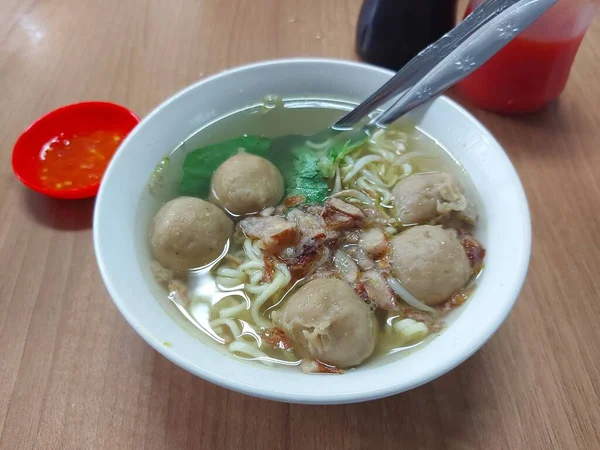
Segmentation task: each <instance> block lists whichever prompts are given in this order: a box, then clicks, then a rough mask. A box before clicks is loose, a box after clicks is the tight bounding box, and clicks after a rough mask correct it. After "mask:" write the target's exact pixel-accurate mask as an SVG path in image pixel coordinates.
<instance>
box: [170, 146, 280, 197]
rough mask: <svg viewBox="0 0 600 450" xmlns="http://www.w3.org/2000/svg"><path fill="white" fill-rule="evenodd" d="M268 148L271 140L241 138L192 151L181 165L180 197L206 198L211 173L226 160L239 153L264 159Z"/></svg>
mask: <svg viewBox="0 0 600 450" xmlns="http://www.w3.org/2000/svg"><path fill="white" fill-rule="evenodd" d="M270 147H271V140H270V139H268V138H265V137H261V136H242V137H238V138H235V139H230V140H228V141H224V142H219V143H218V144H213V145H208V146H206V147H202V148H199V149H196V150H193V151H192V152H190V153H189V154H188V155H187V156H186V158H185V161H184V163H183V178H182V180H181V183H180V184H179V192H180V193H181V194H182V195H191V196H194V197H201V198H206V197H208V193H209V190H210V180H211V178H212V175H213V173H214V172H215V170H217V168H218V167H219V166H220V165H221V164H223V163H224V162H225V160H226V159H228V158H230V157H231V156H233V155H235V154H237V153H239V152H240V151H245V152H247V153H252V154H253V155H258V156H263V157H266V156H267V154H268V153H269V149H270Z"/></svg>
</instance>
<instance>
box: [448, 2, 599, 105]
mask: <svg viewBox="0 0 600 450" xmlns="http://www.w3.org/2000/svg"><path fill="white" fill-rule="evenodd" d="M481 3H483V0H471V2H470V4H469V6H468V8H467V12H466V15H468V14H469V13H470V12H471V11H472V10H473V9H475V8H476V7H478V6H479V5H480V4H481ZM597 3H598V2H597V0H559V2H558V3H557V4H556V5H554V6H553V7H552V8H551V9H550V10H549V11H548V12H547V13H546V14H544V16H542V17H540V19H538V20H537V21H536V22H535V23H534V24H533V25H531V26H530V27H529V28H528V29H527V30H525V31H524V32H523V33H521V34H520V35H519V36H517V37H516V38H515V39H514V40H512V41H511V42H510V43H509V44H508V45H507V46H506V47H504V48H503V49H502V50H500V52H498V53H497V54H496V55H494V56H493V57H492V58H491V59H490V60H489V61H488V62H487V63H485V64H484V65H483V66H482V67H481V68H479V69H478V70H477V71H476V72H474V73H473V74H471V75H470V76H469V77H467V78H466V79H464V80H463V81H461V82H460V83H459V84H458V85H457V86H456V88H455V89H456V91H457V92H458V93H459V95H460V96H462V97H463V98H464V99H466V100H467V101H469V102H470V103H472V104H474V105H475V106H478V107H480V108H482V109H487V110H489V111H495V112H500V113H508V114H511V113H529V112H533V111H537V110H539V109H542V108H543V107H545V106H546V105H548V104H549V103H550V102H551V101H553V100H555V99H556V98H558V97H559V96H560V94H561V93H562V92H563V90H564V89H565V86H566V84H567V80H568V78H569V73H570V71H571V66H572V65H573V60H574V59H575V55H576V54H577V50H578V49H579V45H580V44H581V41H582V40H583V36H584V34H585V32H586V30H587V27H588V26H589V24H590V22H591V21H592V19H593V16H594V14H595V12H596V9H597ZM466 15H465V16H466Z"/></svg>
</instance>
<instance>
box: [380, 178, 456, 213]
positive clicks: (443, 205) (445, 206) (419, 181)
mask: <svg viewBox="0 0 600 450" xmlns="http://www.w3.org/2000/svg"><path fill="white" fill-rule="evenodd" d="M392 194H393V195H394V199H395V202H396V209H397V211H398V218H399V219H400V221H401V222H402V223H404V224H417V223H427V222H429V221H431V220H433V219H436V218H438V217H446V216H449V215H450V214H451V213H452V211H465V210H466V209H467V206H468V205H467V201H466V199H465V196H464V195H463V193H462V192H461V189H460V186H459V184H458V181H457V180H456V178H455V177H453V176H452V175H450V174H449V173H445V172H431V173H420V174H415V175H411V176H409V177H406V178H404V179H402V180H400V181H398V183H396V186H394V189H393V190H392Z"/></svg>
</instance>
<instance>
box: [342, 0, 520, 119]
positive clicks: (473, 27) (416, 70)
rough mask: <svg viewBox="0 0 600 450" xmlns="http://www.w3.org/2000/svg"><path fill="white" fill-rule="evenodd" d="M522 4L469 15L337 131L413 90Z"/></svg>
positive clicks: (498, 3) (497, 0)
mask: <svg viewBox="0 0 600 450" xmlns="http://www.w3.org/2000/svg"><path fill="white" fill-rule="evenodd" d="M518 1H519V0H487V1H486V2H484V3H483V4H481V5H480V6H479V7H478V8H476V9H475V10H474V11H473V12H472V13H471V14H469V15H468V16H467V18H466V19H465V20H463V21H462V22H461V23H459V24H458V25H457V26H455V27H454V28H453V29H452V30H450V31H449V32H448V33H447V34H445V35H444V36H442V37H441V38H440V39H438V40H437V41H436V42H434V43H433V44H431V45H429V46H428V47H426V48H425V49H423V50H422V51H421V52H419V54H418V55H417V56H415V57H414V58H413V59H411V60H410V61H409V62H408V63H407V64H406V65H405V66H404V67H403V68H402V69H400V71H399V72H398V73H397V74H396V75H394V77H393V78H392V79H391V80H389V81H388V82H387V83H385V84H384V85H383V86H382V87H381V88H379V89H378V90H377V91H376V92H375V93H374V94H373V95H371V96H370V97H369V98H367V99H366V100H365V101H364V102H362V103H361V104H360V105H358V106H357V107H356V108H355V109H354V110H352V111H351V112H350V113H348V114H347V115H345V116H344V117H342V118H341V119H340V120H339V121H338V122H337V123H336V124H335V125H334V128H351V127H353V126H354V125H356V124H357V123H358V122H360V120H361V119H362V118H363V117H365V116H366V115H367V114H369V113H370V112H371V111H374V110H375V109H376V108H378V107H380V106H381V105H383V104H384V103H385V102H387V101H388V100H391V99H392V98H394V97H396V96H397V95H399V94H401V93H402V92H406V91H407V90H409V89H410V88H411V87H412V86H414V85H415V84H416V83H417V82H419V80H420V79H421V78H422V77H423V76H424V75H425V74H427V73H428V72H429V71H430V70H432V69H433V68H434V67H435V66H437V65H438V64H439V63H440V62H441V61H442V60H443V59H444V58H445V57H447V56H448V55H449V54H450V53H451V52H452V51H453V50H454V49H456V47H457V46H458V45H460V44H461V43H462V42H464V41H465V40H466V39H467V38H468V37H469V36H471V35H472V34H473V33H474V32H476V31H477V30H478V29H479V28H480V27H481V26H482V25H484V24H485V23H487V22H489V21H490V20H491V19H493V18H494V17H496V16H497V15H498V14H500V13H501V12H502V11H504V10H505V9H507V8H508V7H510V6H512V5H514V4H515V3H517V2H518Z"/></svg>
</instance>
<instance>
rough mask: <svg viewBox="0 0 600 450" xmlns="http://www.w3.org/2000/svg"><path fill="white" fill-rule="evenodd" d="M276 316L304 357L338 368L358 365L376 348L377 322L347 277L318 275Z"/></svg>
mask: <svg viewBox="0 0 600 450" xmlns="http://www.w3.org/2000/svg"><path fill="white" fill-rule="evenodd" d="M273 320H274V321H275V323H277V324H278V326H280V327H281V328H283V330H284V331H285V334H286V335H287V336H289V337H290V339H292V341H293V342H294V350H295V351H296V352H297V353H298V354H299V355H300V356H301V357H303V358H307V359H315V360H318V361H321V362H323V363H326V364H331V365H334V366H335V367H338V368H346V367H352V366H356V365H358V364H360V363H362V362H363V361H364V360H365V359H367V358H368V357H369V356H371V353H373V350H374V349H375V340H376V332H377V324H376V322H375V319H374V317H373V315H372V314H371V311H370V310H369V307H368V306H367V305H366V303H365V302H363V301H362V300H361V299H360V297H359V296H358V295H357V294H356V293H355V292H354V290H353V289H352V287H351V286H350V285H349V284H348V283H346V282H345V281H342V280H338V279H332V278H328V279H318V280H313V281H310V282H309V283H307V284H305V285H304V286H302V287H301V288H300V289H299V290H298V291H297V292H296V293H295V294H294V295H292V296H291V297H290V299H289V300H287V301H286V302H285V304H284V305H283V307H282V308H281V309H280V310H279V311H276V312H274V313H273Z"/></svg>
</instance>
